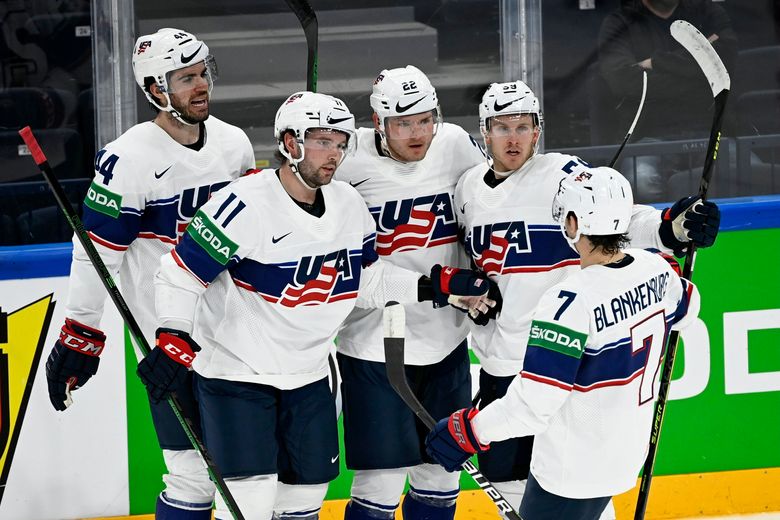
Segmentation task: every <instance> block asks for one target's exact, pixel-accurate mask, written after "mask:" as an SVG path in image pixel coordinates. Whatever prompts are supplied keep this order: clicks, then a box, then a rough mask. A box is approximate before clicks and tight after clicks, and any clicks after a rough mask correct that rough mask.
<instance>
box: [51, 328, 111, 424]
mask: <svg viewBox="0 0 780 520" xmlns="http://www.w3.org/2000/svg"><path fill="white" fill-rule="evenodd" d="M105 344H106V335H105V334H103V332H102V331H100V330H98V329H93V328H92V327H88V326H86V325H84V324H82V323H79V322H77V321H75V320H72V319H70V318H66V319H65V325H63V326H62V330H61V331H60V339H58V340H57V343H55V344H54V347H53V348H52V349H51V352H50V353H49V358H48V359H47V360H46V381H47V382H48V386H49V400H51V404H52V405H53V406H54V409H55V410H57V411H59V412H61V411H63V410H65V409H66V408H67V407H68V406H70V405H71V404H72V403H73V400H72V399H71V396H70V391H71V390H75V389H77V388H81V387H82V386H84V385H85V384H87V381H89V378H91V377H92V376H94V375H95V374H96V373H97V369H98V365H99V364H100V357H99V356H100V353H101V352H103V347H104V346H105Z"/></svg>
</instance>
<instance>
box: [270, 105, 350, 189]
mask: <svg viewBox="0 0 780 520" xmlns="http://www.w3.org/2000/svg"><path fill="white" fill-rule="evenodd" d="M315 128H317V129H319V128H322V129H328V130H335V131H338V132H343V133H344V134H346V135H347V149H346V150H345V152H344V154H343V155H342V157H341V160H343V159H344V157H345V156H346V155H349V154H350V153H352V152H353V151H354V150H355V147H356V146H357V144H356V141H357V138H356V136H355V116H354V115H352V113H351V112H350V111H349V108H347V105H346V104H345V103H344V102H343V101H341V100H340V99H338V98H335V97H333V96H328V95H327V94H318V93H315V92H296V93H295V94H293V95H291V96H290V97H288V98H287V99H286V100H285V101H284V103H282V106H280V107H279V110H277V111H276V118H275V119H274V136H275V137H276V140H277V142H278V144H279V152H281V154H282V155H283V156H284V157H286V158H287V160H288V161H290V166H291V167H292V170H293V173H295V175H296V176H297V177H298V180H300V181H301V183H302V184H303V185H304V186H306V187H307V188H310V186H309V185H308V184H306V183H305V182H304V181H303V179H302V178H301V176H300V174H299V172H298V163H300V162H301V161H303V159H304V157H305V156H306V149H305V147H304V139H305V137H306V131H307V130H312V129H315ZM288 130H291V131H292V132H293V133H294V134H295V139H296V141H298V145H299V147H300V149H301V156H300V157H299V158H297V159H296V158H294V157H293V156H292V155H291V154H290V153H289V152H288V151H287V148H285V146H284V133H285V132H286V131H288ZM339 164H340V163H339ZM315 189H316V188H315Z"/></svg>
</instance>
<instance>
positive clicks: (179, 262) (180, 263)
mask: <svg viewBox="0 0 780 520" xmlns="http://www.w3.org/2000/svg"><path fill="white" fill-rule="evenodd" d="M171 255H172V256H173V260H174V261H175V262H176V265H178V266H179V267H181V268H182V269H184V270H185V271H187V272H188V273H190V274H191V275H192V276H193V277H194V278H195V279H196V280H197V281H199V282H200V283H201V285H203V287H208V286H209V284H207V283H206V282H204V281H203V280H201V279H200V278H199V277H198V275H197V274H195V273H194V272H193V271H192V269H190V268H189V267H187V265H186V264H185V263H184V261H183V260H182V259H181V257H180V256H179V255H178V253H176V250H175V249H171Z"/></svg>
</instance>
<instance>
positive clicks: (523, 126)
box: [485, 114, 536, 138]
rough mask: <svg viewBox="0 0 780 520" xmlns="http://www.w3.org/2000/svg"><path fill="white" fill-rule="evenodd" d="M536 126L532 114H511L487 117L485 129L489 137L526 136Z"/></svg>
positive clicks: (531, 132) (530, 133)
mask: <svg viewBox="0 0 780 520" xmlns="http://www.w3.org/2000/svg"><path fill="white" fill-rule="evenodd" d="M534 128H536V118H535V117H534V115H533V114H511V115H507V116H495V117H489V118H488V119H487V122H486V128H485V131H486V132H487V135H488V136H489V137H498V138H502V137H510V136H515V137H528V136H530V135H532V134H533V132H534Z"/></svg>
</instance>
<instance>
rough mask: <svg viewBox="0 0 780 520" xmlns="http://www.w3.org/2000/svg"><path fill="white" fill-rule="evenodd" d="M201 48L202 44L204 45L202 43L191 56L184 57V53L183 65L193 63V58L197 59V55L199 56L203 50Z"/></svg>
mask: <svg viewBox="0 0 780 520" xmlns="http://www.w3.org/2000/svg"><path fill="white" fill-rule="evenodd" d="M201 47H203V44H202V43H201V44H200V45H199V46H198V48H197V49H195V52H193V53H192V54H190V55H189V56H185V55H184V53H182V55H181V62H182V63H189V62H191V61H192V58H194V57H195V55H196V54H198V53H199V52H200V48H201Z"/></svg>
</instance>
